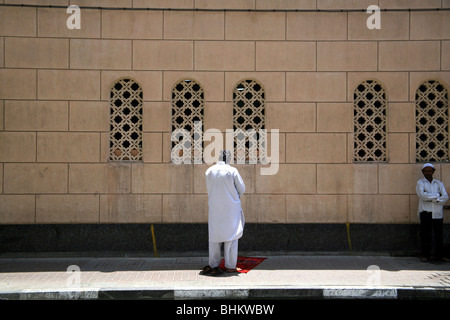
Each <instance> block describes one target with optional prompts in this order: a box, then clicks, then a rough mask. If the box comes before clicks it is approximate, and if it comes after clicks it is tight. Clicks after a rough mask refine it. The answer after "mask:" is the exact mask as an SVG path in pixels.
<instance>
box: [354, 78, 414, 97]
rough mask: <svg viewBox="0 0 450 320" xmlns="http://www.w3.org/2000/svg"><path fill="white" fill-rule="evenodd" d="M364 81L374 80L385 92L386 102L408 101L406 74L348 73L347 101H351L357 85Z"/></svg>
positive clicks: (407, 79)
mask: <svg viewBox="0 0 450 320" xmlns="http://www.w3.org/2000/svg"><path fill="white" fill-rule="evenodd" d="M365 80H376V81H377V82H379V83H381V84H382V85H383V87H384V89H385V90H386V94H387V99H388V101H408V100H409V99H408V88H409V74H408V72H349V73H348V88H347V90H348V93H347V100H348V101H353V94H354V92H355V90H356V88H357V87H358V85H359V84H360V83H361V82H363V81H365Z"/></svg>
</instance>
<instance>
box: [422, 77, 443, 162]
mask: <svg viewBox="0 0 450 320" xmlns="http://www.w3.org/2000/svg"><path fill="white" fill-rule="evenodd" d="M448 147H449V146H448V92H447V89H446V88H445V87H444V85H442V84H441V83H440V82H439V81H436V80H429V81H425V82H423V83H422V84H421V85H420V86H419V88H417V90H416V161H418V162H432V161H447V160H448V158H449V157H448V156H449V155H448Z"/></svg>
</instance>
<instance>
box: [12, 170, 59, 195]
mask: <svg viewBox="0 0 450 320" xmlns="http://www.w3.org/2000/svg"><path fill="white" fill-rule="evenodd" d="M3 184H4V187H3V192H4V193H5V194H26V193H36V194H41V193H66V192H67V165H66V164H60V163H54V164H49V163H11V164H8V163H5V164H4V177H3Z"/></svg>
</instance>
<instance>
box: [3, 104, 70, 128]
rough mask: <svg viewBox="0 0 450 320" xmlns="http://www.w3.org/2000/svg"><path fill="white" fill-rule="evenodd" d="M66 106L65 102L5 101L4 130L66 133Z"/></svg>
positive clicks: (67, 116)
mask: <svg viewBox="0 0 450 320" xmlns="http://www.w3.org/2000/svg"><path fill="white" fill-rule="evenodd" d="M67 105H68V103H67V102H66V101H29V100H23V101H20V100H15V101H14V100H9V101H6V102H5V130H13V131H67V129H68V122H69V120H68V118H69V114H68V107H67Z"/></svg>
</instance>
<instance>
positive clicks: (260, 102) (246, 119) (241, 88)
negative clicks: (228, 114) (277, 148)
mask: <svg viewBox="0 0 450 320" xmlns="http://www.w3.org/2000/svg"><path fill="white" fill-rule="evenodd" d="M265 104H266V96H265V92H264V88H263V86H262V85H261V84H260V83H259V82H258V81H256V80H252V79H246V80H242V81H240V82H239V83H238V84H237V85H236V86H235V87H234V89H233V130H234V132H235V142H234V152H235V158H236V159H237V162H238V163H245V162H250V163H256V161H257V156H258V154H259V153H261V152H262V151H265V150H260V149H259V148H261V147H263V148H265V143H266V141H265V139H266V136H265V134H261V131H260V130H263V129H265V122H266V121H265ZM258 144H259V146H258ZM264 155H265V154H264ZM264 155H263V154H261V155H260V159H261V156H264Z"/></svg>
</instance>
